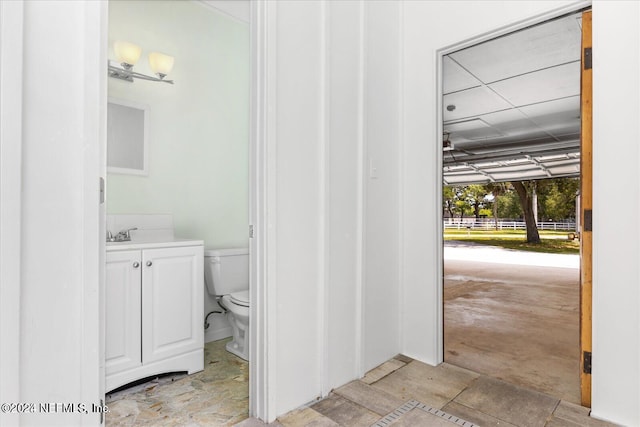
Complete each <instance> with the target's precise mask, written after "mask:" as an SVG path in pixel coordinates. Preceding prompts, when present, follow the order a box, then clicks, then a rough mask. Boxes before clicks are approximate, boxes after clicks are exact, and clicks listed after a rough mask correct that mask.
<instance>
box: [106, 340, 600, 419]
mask: <svg viewBox="0 0 640 427" xmlns="http://www.w3.org/2000/svg"><path fill="white" fill-rule="evenodd" d="M227 341H228V340H221V341H216V342H212V343H208V344H207V345H206V346H205V370H204V371H202V372H199V373H196V374H194V375H189V376H187V375H171V376H166V377H161V378H158V379H154V380H152V381H149V382H147V383H144V384H140V385H137V386H134V387H131V388H128V389H125V390H121V391H117V392H112V393H110V394H108V395H107V400H106V403H107V405H108V407H109V413H108V414H107V423H106V425H107V426H109V427H115V426H118V427H119V426H233V425H236V426H239V427H253V426H264V425H265V424H264V423H262V422H261V421H259V420H256V419H253V418H248V404H249V388H248V371H249V368H248V364H247V362H245V361H243V360H242V359H239V358H237V357H236V356H234V355H232V354H231V353H228V352H227V351H226V350H225V349H224V345H225V344H226V343H227ZM588 414H589V411H588V409H586V408H582V407H580V406H578V405H575V404H573V403H569V402H566V401H561V400H559V399H557V398H554V397H551V396H548V395H546V394H543V393H540V392H537V391H532V390H528V389H525V388H522V387H519V386H516V385H512V384H509V383H506V382H503V381H500V380H497V379H494V378H491V377H489V376H486V375H481V374H478V373H475V372H472V371H470V370H467V369H464V368H460V367H457V366H454V365H450V364H447V363H443V364H441V365H439V366H437V367H432V366H429V365H426V364H424V363H421V362H419V361H417V360H413V359H410V358H408V357H405V356H401V355H399V356H397V357H395V358H393V359H391V360H389V361H387V362H385V363H383V364H382V365H380V366H379V367H377V368H375V369H373V370H371V371H370V372H368V373H367V375H366V376H365V377H364V378H362V379H361V380H356V381H352V382H350V383H348V384H346V385H344V386H342V387H340V388H338V389H336V390H334V391H333V392H332V393H331V394H330V395H329V396H328V397H327V398H325V399H323V400H319V401H317V402H313V403H311V404H309V405H305V406H303V407H301V408H298V409H295V410H293V411H291V412H289V413H287V414H285V415H283V416H281V417H279V419H278V420H277V421H276V422H274V423H271V424H269V426H271V427H289V426H291V427H312V426H313V427H322V426H348V427H351V426H375V427H386V426H394V427H403V426H411V427H414V426H425V427H430V426H433V427H454V426H456V425H457V426H462V427H473V426H506V427H510V426H523V427H528V426H532V427H538V426H540V427H543V426H544V427H578V426H580V427H597V426H611V425H612V424H608V423H605V422H601V421H598V420H594V419H592V418H589V416H588Z"/></svg>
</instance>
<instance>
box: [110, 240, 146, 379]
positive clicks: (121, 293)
mask: <svg viewBox="0 0 640 427" xmlns="http://www.w3.org/2000/svg"><path fill="white" fill-rule="evenodd" d="M141 270H142V265H141V259H140V251H122V252H109V253H107V263H106V283H105V304H104V307H105V329H106V330H105V373H106V375H110V374H114V373H116V372H120V371H124V370H126V369H130V368H135V367H136V366H140V365H141V363H142V357H141V346H140V339H141V335H140V334H141V331H140V322H141V291H142V288H141V276H140V272H141Z"/></svg>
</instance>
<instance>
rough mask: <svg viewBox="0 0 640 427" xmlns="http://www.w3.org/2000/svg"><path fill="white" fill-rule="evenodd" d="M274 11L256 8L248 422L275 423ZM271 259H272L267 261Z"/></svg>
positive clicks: (263, 5) (253, 20)
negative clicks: (271, 60)
mask: <svg viewBox="0 0 640 427" xmlns="http://www.w3.org/2000/svg"><path fill="white" fill-rule="evenodd" d="M274 13H275V8H274V7H270V5H269V2H262V1H252V2H251V23H250V33H251V34H250V37H251V100H250V103H251V121H250V143H249V174H250V177H249V223H250V224H251V227H252V238H250V239H249V240H250V243H249V246H250V252H251V263H250V271H251V272H250V280H249V282H250V286H249V287H250V293H251V295H250V296H251V301H252V304H251V313H250V317H249V322H250V323H249V330H250V331H251V332H252V333H251V334H250V337H249V354H250V362H249V416H252V417H256V418H259V419H261V420H264V421H267V422H270V421H273V420H274V419H275V417H276V415H277V414H276V413H275V411H276V409H275V408H276V405H275V396H276V393H275V385H276V384H275V377H274V373H275V360H276V358H275V347H274V343H275V341H276V340H275V334H276V330H275V324H276V323H275V321H276V319H275V307H276V304H275V293H274V292H273V291H272V290H271V289H269V288H268V286H267V283H275V268H274V267H275V246H274V243H275V240H274V228H273V224H271V223H270V217H269V215H268V212H269V210H268V206H269V205H271V206H274V203H273V200H271V199H270V198H273V197H274V196H275V186H274V185H275V177H274V171H275V167H274V162H275V158H274V157H273V151H271V152H269V150H268V147H267V141H269V140H271V141H273V140H274V137H273V135H271V133H272V132H273V126H271V127H270V126H269V124H270V123H273V117H274V113H275V106H273V105H270V104H269V100H273V96H269V93H267V91H268V88H273V87H275V85H274V84H273V79H274V78H275V69H274V64H273V63H269V62H268V60H267V52H269V51H271V52H273V51H274V50H275V48H276V46H275V43H274V42H275V36H274V34H272V33H273V29H272V28H269V26H268V25H267V24H268V22H274V17H273V14H274ZM267 254H270V255H271V256H270V257H267Z"/></svg>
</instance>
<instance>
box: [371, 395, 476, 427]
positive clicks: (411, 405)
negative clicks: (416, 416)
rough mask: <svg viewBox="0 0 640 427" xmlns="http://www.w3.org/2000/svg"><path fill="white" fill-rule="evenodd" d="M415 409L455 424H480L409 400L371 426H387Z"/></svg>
mask: <svg viewBox="0 0 640 427" xmlns="http://www.w3.org/2000/svg"><path fill="white" fill-rule="evenodd" d="M413 409H420V410H422V411H425V412H428V413H430V414H431V415H435V416H437V417H440V418H442V419H445V420H447V421H449V422H451V423H453V424H456V425H459V426H461V427H479V426H478V425H476V424H474V423H472V422H470V421H466V420H463V419H462V418H460V417H457V416H455V415H451V414H448V413H446V412H444V411H441V410H440V409H436V408H433V407H431V406H429V405H425V404H424V403H420V402H418V401H417V400H410V401H408V402H407V403H405V404H404V405H402V406H400V407H399V408H398V409H396V410H395V411H393V412H391V413H390V414H387V415H385V416H384V417H382V418H381V419H380V420H378V422H376V423H375V424H373V425H372V426H371V427H387V426H388V425H390V424H392V423H393V422H395V421H397V420H399V419H400V417H401V416H402V415H404V414H406V413H407V412H409V411H411V410H413Z"/></svg>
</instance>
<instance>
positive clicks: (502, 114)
mask: <svg viewBox="0 0 640 427" xmlns="http://www.w3.org/2000/svg"><path fill="white" fill-rule="evenodd" d="M580 16H581V15H580V14H575V15H572V16H567V17H564V18H561V19H557V20H554V21H549V22H546V23H544V24H541V25H538V26H535V27H531V28H528V29H526V30H523V31H519V32H516V33H512V34H510V35H507V36H504V37H500V38H497V39H494V40H490V41H487V42H484V43H482V44H479V45H476V46H472V47H470V48H466V49H463V50H461V51H457V52H454V53H452V54H450V55H449V56H448V57H445V59H444V60H443V71H444V77H445V79H444V83H443V92H444V93H445V95H444V96H443V118H444V130H445V131H448V132H450V135H449V139H450V141H451V142H452V143H453V144H454V152H449V156H447V153H446V152H445V158H444V164H445V165H449V166H447V167H446V168H445V175H447V176H446V179H447V180H448V181H451V182H454V181H459V180H468V179H469V177H474V178H473V179H476V180H477V182H488V181H489V180H488V178H487V176H485V174H486V175H490V176H491V177H492V178H493V179H496V180H513V179H518V177H520V179H541V178H548V177H549V175H551V176H556V175H558V176H567V175H576V173H579V150H580V148H579V145H580V143H579V138H580V120H579V114H580V113H579V111H580V110H579V109H580V103H579V94H580V88H579V81H580V63H579V60H580V43H581V41H580V37H581V34H580V33H581V29H580V20H579V18H580ZM450 75H451V76H452V80H451V81H449V80H448V79H449V76H450ZM448 105H455V106H456V108H455V109H454V110H453V111H448V110H447V108H446V107H447V106H448ZM474 126H475V127H474ZM456 147H457V148H458V149H459V150H461V151H455V149H456ZM454 153H455V154H454ZM526 153H530V154H531V158H530V159H527V158H526V157H525V154H526ZM545 154H549V155H552V156H555V158H553V159H551V158H549V157H550V156H546V157H547V158H548V160H544V158H545ZM558 155H560V156H561V158H558ZM491 156H495V158H497V159H511V161H517V162H520V163H518V166H513V165H512V166H511V167H509V168H506V169H505V167H506V166H505V164H504V162H502V166H499V165H497V164H496V163H493V165H492V166H489V165H488V164H485V165H481V163H480V162H481V161H482V159H486V158H487V157H491ZM562 156H564V157H562ZM456 162H458V164H459V163H460V162H470V163H469V165H467V166H464V165H462V166H461V167H462V168H464V169H462V170H461V169H457V172H454V169H451V168H452V166H450V165H452V164H456ZM485 163H486V161H485ZM496 168H497V169H496ZM474 169H475V170H474ZM463 170H464V172H463ZM451 174H458V176H452V175H451ZM459 174H463V175H459Z"/></svg>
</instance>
